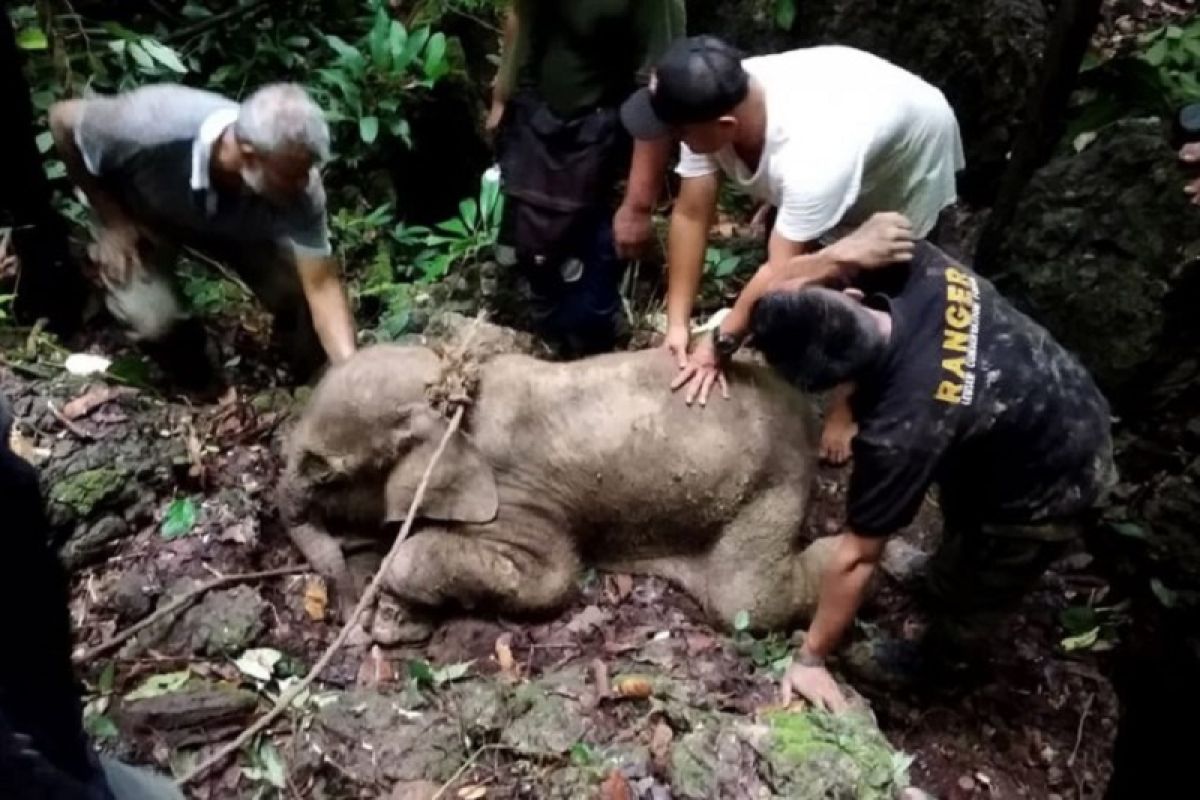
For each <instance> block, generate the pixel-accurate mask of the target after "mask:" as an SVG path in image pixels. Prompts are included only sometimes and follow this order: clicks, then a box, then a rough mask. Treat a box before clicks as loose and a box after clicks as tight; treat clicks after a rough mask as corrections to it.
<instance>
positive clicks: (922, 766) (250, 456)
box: [0, 316, 1120, 800]
mask: <svg viewBox="0 0 1200 800" xmlns="http://www.w3.org/2000/svg"><path fill="white" fill-rule="evenodd" d="M212 326H213V328H214V329H215V330H216V331H217V332H218V333H219V338H220V339H221V347H222V349H223V352H224V355H225V357H226V362H227V374H228V375H229V379H230V382H231V384H232V386H231V388H230V389H229V390H228V391H226V392H225V394H224V395H223V396H222V397H221V398H220V399H219V400H215V401H212V402H198V401H195V400H187V399H186V398H181V397H174V396H169V395H167V396H164V395H163V394H161V393H159V392H158V391H156V390H154V389H152V388H147V387H142V388H138V387H136V386H129V385H121V384H119V383H116V382H113V381H106V380H104V379H96V378H91V379H88V378H79V377H75V376H70V375H68V374H67V373H66V372H64V371H63V370H61V369H60V368H58V367H55V366H53V362H54V361H55V357H54V356H53V355H52V354H51V355H47V354H46V353H45V352H44V351H39V350H38V348H37V347H36V346H35V347H34V348H33V350H32V351H22V355H21V358H14V357H13V356H12V355H11V352H12V350H11V349H10V347H9V345H12V344H13V343H11V342H10V343H7V344H6V352H9V353H10V355H9V357H8V360H9V362H10V365H12V364H14V363H16V364H17V366H16V369H10V368H7V367H6V368H0V390H2V391H4V392H5V394H6V395H7V396H8V397H9V398H10V399H11V400H12V402H13V405H14V408H15V410H16V413H17V415H18V418H19V421H18V427H17V435H16V436H15V437H14V438H15V440H14V445H15V446H16V447H17V449H18V450H19V451H20V452H22V453H23V454H24V455H25V456H26V457H27V458H29V459H30V460H31V461H33V462H34V463H35V464H36V465H37V466H38V467H39V469H41V470H42V472H43V475H44V478H45V488H46V491H47V493H48V495H49V496H50V498H51V503H52V505H51V511H52V515H53V518H54V521H55V524H56V532H57V534H58V535H59V536H60V537H61V539H62V541H63V542H64V551H63V552H64V554H66V555H67V557H68V560H69V562H70V564H71V565H72V568H73V570H74V577H73V583H72V585H73V594H72V597H73V599H72V606H71V612H72V618H73V621H74V624H75V626H76V630H77V639H78V644H79V647H80V651H81V652H82V651H83V650H84V649H86V648H87V647H90V646H93V645H95V644H97V643H98V642H100V641H102V640H103V639H105V638H106V637H108V636H110V635H111V634H113V633H114V632H115V631H117V630H119V629H122V628H124V627H126V626H128V625H129V624H131V623H133V622H135V621H136V620H138V619H140V618H142V617H144V616H145V615H146V614H148V613H149V612H151V611H152V609H154V608H155V607H156V606H157V607H161V606H162V605H163V604H165V603H166V602H168V601H169V599H170V598H171V597H173V596H175V595H176V594H177V593H179V592H181V591H185V590H186V589H187V588H188V587H189V586H192V585H195V584H196V583H198V582H202V581H206V580H209V579H211V578H213V577H214V576H219V575H236V574H244V573H253V572H259V571H264V570H273V569H279V568H282V567H287V566H291V565H301V558H300V555H299V553H297V552H296V551H294V550H293V548H292V547H291V545H290V544H289V542H288V541H287V539H286V537H285V536H284V535H283V532H282V530H281V529H280V527H279V522H278V519H277V515H276V513H275V511H274V504H273V500H272V490H273V486H274V481H275V478H276V475H277V473H278V469H279V456H278V453H279V442H280V438H281V436H282V435H283V433H284V432H285V431H286V427H287V420H288V417H289V414H291V413H292V412H293V410H294V409H295V408H296V407H297V405H298V404H299V403H302V402H303V398H304V395H305V390H304V389H300V390H288V389H286V388H275V387H280V386H282V385H283V384H282V380H283V378H284V376H283V375H281V374H279V373H278V372H276V371H275V370H274V369H272V368H271V367H270V366H269V365H271V364H277V363H281V361H280V360H279V359H277V358H275V357H274V356H273V355H272V354H271V353H270V352H269V351H268V350H266V349H265V346H263V345H262V344H261V341H263V339H264V338H265V337H264V334H263V332H264V331H265V330H266V326H265V324H264V323H263V321H261V320H258V321H256V320H254V319H253V318H248V317H245V316H242V317H239V318H238V319H220V320H214V321H213V322H212ZM76 344H77V347H76V349H83V348H84V347H87V348H90V349H92V350H95V351H98V352H103V353H105V354H106V355H109V356H113V357H130V358H136V353H135V352H134V351H133V350H131V349H129V348H128V347H127V346H126V345H123V344H121V343H120V342H119V341H118V340H116V339H113V338H111V337H110V336H107V335H101V336H99V337H97V338H95V339H93V340H92V341H90V342H85V343H76ZM29 352H34V353H37V357H35V358H32V359H29V358H27V357H26V356H27V355H28V354H29ZM235 353H240V355H235ZM20 364H24V366H20ZM149 379H150V380H151V381H153V379H154V376H153V374H150V375H149ZM138 382H140V381H138ZM72 403H74V404H72ZM64 419H65V420H67V421H65V422H64ZM844 479H845V472H844V471H838V470H826V471H824V472H823V473H822V474H821V476H820V479H819V483H818V491H817V501H816V503H815V504H814V507H813V510H812V513H811V516H810V518H809V520H808V522H807V525H808V529H809V532H810V533H811V535H813V536H823V535H829V534H831V533H834V532H836V531H837V529H838V523H839V517H840V514H841V501H842V493H843V491H844ZM937 535H938V531H937V513H936V509H935V508H933V507H932V505H931V506H930V507H929V508H927V509H926V510H925V512H923V513H922V515H921V518H920V520H919V521H918V523H917V524H916V525H915V526H914V528H913V530H911V531H910V532H909V533H908V534H906V538H907V539H909V540H910V541H911V542H912V543H913V545H914V546H915V547H917V548H920V549H924V550H928V549H930V548H931V547H932V546H934V544H935V542H936V538H937ZM1105 591H1106V588H1105V586H1104V584H1103V582H1102V581H1101V580H1100V579H1099V578H1098V577H1097V576H1095V575H1093V574H1091V573H1090V572H1089V571H1088V558H1087V556H1086V555H1085V554H1076V555H1074V556H1072V557H1069V558H1068V559H1066V560H1064V562H1063V563H1061V564H1059V565H1058V566H1057V567H1056V568H1055V569H1054V570H1053V571H1052V572H1051V573H1050V574H1048V575H1047V576H1046V578H1045V579H1044V580H1043V581H1042V583H1041V584H1040V586H1039V588H1038V590H1037V592H1036V593H1035V594H1034V595H1033V596H1032V597H1030V598H1028V600H1027V602H1025V604H1024V605H1023V606H1022V608H1021V609H1020V611H1019V612H1018V613H1017V614H1016V615H1015V616H1014V617H1013V618H1012V619H1011V621H1010V622H1009V624H1007V625H1006V626H1004V627H1003V628H1002V629H998V630H996V631H995V635H994V637H993V647H992V651H991V652H992V655H991V660H990V663H989V664H988V668H987V670H985V672H984V673H983V674H981V675H979V676H977V677H975V678H973V679H972V680H970V681H968V682H965V683H958V684H955V685H942V686H937V687H933V688H932V689H929V690H925V691H923V692H922V693H920V694H914V693H911V692H902V691H891V690H886V689H879V688H875V689H872V688H871V687H870V685H868V684H865V683H863V684H861V686H860V688H861V689H862V691H863V692H864V693H865V696H866V700H867V701H868V702H869V704H870V709H871V711H872V712H873V714H874V715H875V717H876V718H877V720H878V722H879V725H880V726H881V728H882V730H883V732H884V733H885V734H886V736H887V739H888V742H890V747H889V746H888V745H887V744H886V743H884V742H882V740H876V739H875V738H873V736H874V735H873V733H872V730H873V728H872V726H870V725H867V724H863V725H857V724H856V723H852V722H846V721H840V720H831V719H829V718H827V717H824V716H822V715H819V714H812V713H804V712H802V713H792V714H788V713H781V712H780V711H779V710H778V709H777V708H773V704H774V703H775V702H776V698H775V683H776V680H777V676H778V674H779V669H780V667H781V659H782V658H783V657H785V656H786V654H787V651H788V644H789V643H788V641H787V640H786V639H785V638H784V637H783V636H776V637H772V638H768V639H757V640H756V639H753V638H751V637H749V636H748V635H746V634H738V635H732V636H731V635H728V634H727V633H724V632H720V631H717V630H714V629H713V628H712V627H711V626H710V625H708V624H707V623H706V622H705V621H704V619H703V618H702V616H701V615H700V613H699V611H698V609H697V607H696V605H695V604H694V603H693V602H692V601H691V600H690V599H689V598H687V597H686V596H683V595H682V594H681V593H680V592H678V591H676V590H674V589H673V588H672V587H670V586H668V585H666V584H664V583H663V582H661V581H659V580H655V579H643V578H636V577H630V576H624V575H596V574H592V573H589V574H588V575H587V577H586V579H585V580H584V581H583V583H582V585H581V586H580V592H579V597H578V599H577V601H576V602H575V603H574V604H573V605H572V606H571V607H570V608H568V609H565V610H564V611H563V612H562V613H561V614H560V615H558V616H555V617H553V618H550V619H537V620H515V619H500V618H489V617H473V618H456V619H449V620H447V621H445V623H444V624H443V625H442V626H441V627H440V629H439V630H438V631H437V632H436V634H435V636H434V637H433V639H432V640H431V641H430V642H429V643H428V644H427V645H426V646H424V647H421V648H407V649H396V650H393V651H388V652H381V651H377V650H376V651H370V650H362V649H346V650H343V651H342V652H341V653H340V654H339V656H338V658H337V659H335V661H334V663H333V665H332V666H331V668H330V669H329V670H328V671H327V672H326V674H325V675H324V677H323V680H322V681H321V682H320V684H319V686H318V688H317V689H315V690H314V691H313V692H312V693H311V694H310V695H309V696H307V697H305V698H302V700H303V701H304V703H303V706H302V707H301V708H299V709H297V711H296V712H295V713H294V714H292V715H291V716H290V718H287V719H286V720H285V721H283V722H281V723H279V724H278V725H276V726H275V728H274V729H273V730H272V731H271V732H270V736H269V737H268V738H267V739H266V740H263V741H260V742H258V743H256V744H255V745H253V746H251V747H250V748H247V750H245V751H244V752H243V753H242V755H241V756H240V758H239V760H238V761H237V762H236V763H230V764H229V765H228V766H227V767H225V768H223V769H218V770H217V771H215V772H214V773H212V775H211V776H210V778H209V779H207V780H206V781H204V782H201V783H199V784H197V785H195V786H194V787H192V788H191V789H190V790H189V791H190V792H191V796H193V797H197V798H242V797H255V796H273V793H275V792H278V796H287V797H336V798H343V797H363V798H376V797H393V798H429V797H434V796H437V797H448V798H454V797H458V798H480V797H491V798H510V797H528V798H542V797H572V798H574V797H594V796H600V797H609V798H612V797H639V798H655V800H661V799H662V798H671V797H771V796H779V797H810V796H811V797H881V798H882V797H888V796H891V795H892V794H894V791H893V790H894V787H895V785H897V783H896V778H897V777H898V776H899V774H900V773H902V772H903V770H904V767H905V766H906V765H908V762H907V760H906V759H905V758H903V757H902V756H900V755H899V753H903V754H907V755H909V756H911V757H912V761H911V765H908V775H909V778H910V780H911V783H912V784H913V785H915V786H918V787H920V788H922V789H924V790H926V791H928V792H930V793H932V794H933V795H935V796H937V797H942V798H968V797H988V798H1062V799H1063V800H1066V799H1067V798H1096V797H1100V796H1101V795H1102V793H1103V789H1104V786H1105V784H1106V781H1107V779H1108V776H1109V774H1110V767H1109V757H1110V752H1111V746H1112V739H1113V735H1114V730H1115V714H1116V706H1115V698H1114V696H1113V693H1112V690H1111V688H1110V685H1109V683H1108V680H1107V678H1106V677H1105V674H1104V663H1103V661H1102V659H1103V654H1098V653H1096V652H1095V649H1096V647H1092V648H1090V649H1089V648H1087V647H1082V648H1079V649H1077V650H1075V651H1074V652H1071V653H1067V652H1065V651H1064V649H1063V646H1062V644H1061V642H1062V640H1063V639H1064V638H1065V637H1067V636H1068V635H1070V633H1072V631H1070V630H1066V629H1065V628H1064V624H1063V618H1064V612H1066V617H1067V618H1070V617H1071V615H1072V614H1074V615H1078V614H1079V613H1081V612H1079V611H1078V609H1079V608H1080V607H1084V606H1092V607H1103V597H1104V593H1105ZM1068 609H1075V610H1074V611H1067V610H1068ZM910 616H911V603H910V601H909V599H908V593H907V591H906V590H905V589H904V588H903V587H902V586H901V584H900V583H899V582H898V581H896V580H893V579H891V578H885V580H884V582H883V585H882V586H881V590H880V592H879V593H878V594H877V596H876V598H875V600H874V601H873V602H872V603H871V606H870V607H869V608H868V609H867V610H866V611H865V612H864V615H863V621H862V623H861V625H860V626H859V627H860V629H859V631H858V633H857V635H858V636H860V637H862V636H867V635H869V634H871V635H874V634H878V632H880V631H885V632H888V633H891V634H894V635H897V636H903V635H905V633H906V632H907V631H908V629H909V625H910ZM1111 619H1113V620H1117V621H1119V615H1116V614H1114V615H1113V616H1112V617H1111ZM337 631H338V626H337V624H336V622H335V621H334V619H333V618H332V609H330V608H328V607H327V603H326V593H325V591H324V587H323V586H321V584H320V582H319V581H318V580H317V579H316V578H315V577H314V576H312V575H311V574H308V573H306V572H304V571H299V572H297V573H296V574H290V575H285V576H275V577H269V578H264V579H256V580H249V581H245V582H238V583H236V584H234V585H232V586H229V587H226V588H222V589H220V590H217V591H215V592H211V593H209V594H208V595H207V596H205V597H204V598H203V600H202V602H200V603H198V604H195V605H193V606H192V607H191V608H190V609H188V610H187V611H185V612H182V613H180V614H177V615H175V617H173V618H171V619H168V620H166V621H164V622H163V623H161V624H159V625H157V626H154V627H152V628H151V629H149V630H147V631H146V632H145V633H144V634H142V635H140V636H139V637H137V638H136V639H134V640H133V641H131V642H130V643H128V644H126V645H125V646H124V647H123V648H121V649H120V650H119V651H117V652H114V653H111V654H108V655H104V656H100V657H95V658H89V659H87V660H86V661H84V663H81V664H80V669H81V672H82V677H83V679H84V680H85V682H86V685H87V691H88V698H89V705H88V724H89V728H90V730H91V731H92V732H93V735H94V736H95V737H96V738H97V740H98V741H99V742H100V746H101V747H102V748H103V749H105V750H108V751H111V752H114V753H117V754H118V755H120V756H122V757H124V758H126V759H129V760H131V761H134V762H136V763H141V764H147V765H151V766H153V767H154V768H156V769H159V770H162V771H164V772H174V773H175V774H181V773H182V772H183V771H186V769H187V768H188V766H189V765H191V764H194V763H195V762H196V759H197V756H198V755H203V754H205V753H208V752H211V748H212V747H214V746H215V745H217V744H219V743H220V742H223V741H228V740H229V739H231V738H233V736H235V735H236V734H237V732H238V731H239V730H240V729H242V728H243V727H244V726H245V725H246V724H247V723H248V721H249V720H250V719H251V718H252V717H253V715H254V714H256V713H261V712H262V711H264V710H265V709H266V708H267V707H269V705H270V703H271V700H272V698H273V697H275V696H277V695H278V692H279V691H280V688H281V686H285V685H286V684H287V683H288V682H289V681H290V680H294V679H295V678H294V677H292V676H295V675H303V674H304V672H305V671H306V669H307V666H308V665H310V664H312V663H313V662H314V661H315V660H316V659H317V658H318V656H319V654H320V653H321V652H322V650H323V649H324V648H325V646H326V645H327V644H328V643H329V642H330V641H331V640H332V639H333V637H334V636H335V635H336V634H337ZM1119 636H1120V631H1119V626H1117V625H1116V624H1115V623H1113V624H1112V625H1106V626H1105V627H1104V628H1103V637H1104V638H1103V640H1102V641H1099V642H1097V643H1095V644H1096V645H1098V646H1099V647H1101V648H1102V647H1105V646H1109V645H1110V644H1111V643H1112V642H1115V641H1117V640H1118V639H1119ZM248 650H249V651H250V653H249V658H247V657H246V656H247V651H248ZM256 660H257V661H256ZM256 664H257V666H256ZM155 676H158V679H157V681H151V680H150V679H152V678H155ZM148 681H149V682H148ZM135 690H140V691H138V693H137V694H140V695H141V697H140V699H139V698H138V696H137V694H135V695H134V697H133V698H130V696H129V695H130V694H131V693H133V692H134V691H135ZM861 713H863V714H864V715H867V714H869V713H871V712H866V711H863V712H861ZM862 719H864V720H865V719H867V717H866V716H864V717H862ZM814 747H816V748H817V749H813V748H814ZM897 751H898V752H897ZM846 758H850V759H851V761H848V762H845V763H844V764H842V766H841V767H839V768H838V769H832V768H831V771H830V775H835V774H836V775H837V776H838V777H837V780H838V781H841V783H832V784H830V785H828V786H815V785H808V786H798V785H793V784H790V783H789V777H788V776H789V770H790V769H793V768H794V766H795V764H796V763H799V762H798V761H797V759H800V760H807V761H805V763H808V762H809V761H815V762H821V763H829V764H834V763H841V761H845V759H846ZM839 759H840V760H841V761H839ZM848 765H849V766H848ZM806 774H812V773H811V772H810V773H806ZM847 775H850V776H851V777H850V778H846V776H847ZM831 780H834V779H833V778H831ZM847 781H849V782H848V783H847ZM273 787H279V788H278V789H276V788H273Z"/></svg>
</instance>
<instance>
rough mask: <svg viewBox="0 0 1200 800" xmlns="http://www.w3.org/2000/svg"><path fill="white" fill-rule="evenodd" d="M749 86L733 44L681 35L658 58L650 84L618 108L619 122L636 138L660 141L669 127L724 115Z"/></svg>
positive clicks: (731, 108) (735, 104)
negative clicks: (680, 37)
mask: <svg viewBox="0 0 1200 800" xmlns="http://www.w3.org/2000/svg"><path fill="white" fill-rule="evenodd" d="M749 86H750V78H749V76H747V75H746V70H744V69H742V54H741V52H739V51H738V50H737V48H735V47H733V46H732V45H729V44H726V43H725V42H723V41H721V40H720V39H718V38H716V37H715V36H693V37H690V38H688V39H680V40H679V41H677V42H675V43H674V44H673V45H671V47H670V48H669V49H668V50H667V52H666V53H665V54H664V55H663V57H662V58H661V59H660V60H659V62H658V65H657V66H656V67H655V68H654V77H653V78H652V79H651V81H650V86H649V88H646V89H639V90H638V91H637V92H635V93H634V94H633V96H632V97H630V98H629V99H628V100H626V101H625V104H624V105H623V106H621V122H623V123H624V124H625V129H626V130H628V131H629V134H630V135H631V136H633V137H634V138H635V139H658V138H660V137H662V136H665V135H666V134H667V132H668V129H669V128H670V127H671V126H672V125H687V124H689V123H696V122H709V121H711V120H714V119H717V118H718V117H721V116H724V115H725V114H728V113H729V112H730V111H732V110H733V109H734V108H735V107H736V106H737V104H738V103H740V102H742V100H744V99H745V98H746V92H747V91H748V90H749Z"/></svg>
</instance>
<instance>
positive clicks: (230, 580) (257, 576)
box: [74, 564, 312, 664]
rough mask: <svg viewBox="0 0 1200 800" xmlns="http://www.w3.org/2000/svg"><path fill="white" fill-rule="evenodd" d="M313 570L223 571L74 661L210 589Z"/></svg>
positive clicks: (87, 658)
mask: <svg viewBox="0 0 1200 800" xmlns="http://www.w3.org/2000/svg"><path fill="white" fill-rule="evenodd" d="M311 571H312V568H311V567H309V566H308V565H307V564H305V565H302V566H295V567H283V568H281V569H271V570H267V571H265V572H246V573H242V574H239V575H222V576H221V577H219V578H213V579H212V580H210V581H206V582H205V583H202V584H200V585H199V586H197V587H196V588H195V589H192V590H191V591H188V592H185V593H184V594H181V595H180V596H179V597H177V598H175V599H174V600H172V601H171V602H170V603H168V604H167V605H165V606H163V607H162V608H160V609H159V610H158V611H155V612H154V613H153V614H151V615H150V616H148V617H146V618H145V619H143V620H141V621H140V622H138V623H136V624H134V625H130V626H129V627H128V628H126V629H125V630H123V631H121V632H120V633H117V634H115V635H113V636H112V637H111V638H109V639H106V640H105V641H103V642H101V643H100V644H98V645H96V646H95V647H92V648H90V649H88V650H84V651H83V652H82V653H79V654H78V655H76V656H75V659H74V661H75V663H76V664H86V663H87V662H89V661H92V660H93V659H96V658H98V657H100V656H102V655H104V654H105V653H108V652H109V651H111V650H115V649H116V648H117V647H120V646H121V645H122V644H124V643H125V641H126V640H128V639H131V638H133V637H134V636H137V635H138V634H139V633H141V632H142V631H144V630H146V628H149V627H150V626H151V625H153V624H154V623H156V622H158V621H159V620H161V619H164V618H165V617H169V616H171V615H172V614H174V613H175V612H176V611H179V610H180V609H182V608H184V607H185V606H189V605H191V604H192V603H194V602H196V600H197V599H198V598H199V597H200V596H201V595H203V594H206V593H207V592H211V591H212V590H214V589H220V588H222V587H225V586H229V585H231V584H235V583H248V582H250V581H258V580H263V579H265V578H282V577H285V576H288V575H299V574H301V573H303V572H311Z"/></svg>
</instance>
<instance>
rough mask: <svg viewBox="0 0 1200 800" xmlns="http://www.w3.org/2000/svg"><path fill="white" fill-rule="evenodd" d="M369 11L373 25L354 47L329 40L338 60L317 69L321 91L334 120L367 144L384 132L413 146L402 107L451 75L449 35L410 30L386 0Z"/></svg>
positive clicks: (333, 37)
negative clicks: (393, 14) (394, 15)
mask: <svg viewBox="0 0 1200 800" xmlns="http://www.w3.org/2000/svg"><path fill="white" fill-rule="evenodd" d="M369 8H370V9H371V11H372V20H373V21H372V24H371V27H370V29H369V30H368V31H367V33H366V34H365V35H364V36H362V37H361V38H360V39H358V40H357V41H355V42H354V43H349V42H347V41H345V40H344V39H343V38H341V37H340V36H336V35H332V34H327V35H325V36H324V40H325V43H326V44H327V45H328V46H329V48H330V49H332V50H333V51H334V53H335V54H336V59H335V60H334V62H333V64H332V65H331V66H329V67H325V68H323V69H319V70H317V77H318V85H317V87H315V91H316V92H317V93H318V94H319V95H320V99H321V100H322V101H323V102H322V105H323V106H324V108H325V113H326V115H327V116H328V118H329V120H330V122H331V123H333V124H334V125H335V126H340V127H342V128H346V127H353V128H354V129H355V130H356V133H355V138H357V139H358V140H359V141H361V142H362V144H364V145H373V144H375V142H376V141H377V140H378V139H379V137H380V135H381V134H383V135H385V136H391V137H394V138H395V139H398V140H400V141H403V142H405V143H406V144H409V145H411V144H412V139H411V130H410V127H409V122H408V118H407V117H406V116H405V114H404V111H403V107H402V103H403V100H404V98H405V97H406V95H408V94H410V93H411V92H412V91H413V90H415V89H431V88H433V85H434V84H435V83H437V81H439V80H440V79H442V78H444V77H445V76H446V75H448V74H449V73H450V70H451V68H450V62H449V59H448V56H447V48H448V42H447V39H446V35H445V34H444V33H441V32H434V31H433V30H432V29H431V28H430V27H429V26H422V27H419V28H416V29H414V30H412V31H409V30H408V29H407V28H405V26H404V24H403V23H401V22H400V21H399V20H396V19H392V17H391V15H390V14H389V13H388V6H387V4H386V3H385V2H384V0H371V2H370V3H369Z"/></svg>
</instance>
